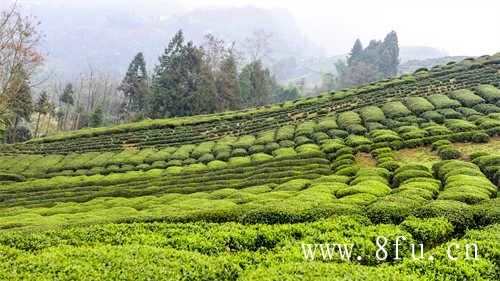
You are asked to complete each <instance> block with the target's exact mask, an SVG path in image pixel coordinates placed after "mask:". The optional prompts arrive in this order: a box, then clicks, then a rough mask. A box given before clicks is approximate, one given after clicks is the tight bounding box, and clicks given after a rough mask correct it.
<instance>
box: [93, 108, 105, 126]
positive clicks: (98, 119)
mask: <svg viewBox="0 0 500 281" xmlns="http://www.w3.org/2000/svg"><path fill="white" fill-rule="evenodd" d="M103 123H104V109H103V106H102V104H100V103H99V104H97V105H96V106H95V108H94V111H93V112H92V115H91V116H90V127H99V126H102V124H103Z"/></svg>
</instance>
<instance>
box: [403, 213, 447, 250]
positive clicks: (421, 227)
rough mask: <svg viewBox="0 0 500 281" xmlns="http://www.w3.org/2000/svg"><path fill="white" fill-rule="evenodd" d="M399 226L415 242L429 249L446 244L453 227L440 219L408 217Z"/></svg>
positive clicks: (443, 219) (445, 220)
mask: <svg viewBox="0 0 500 281" xmlns="http://www.w3.org/2000/svg"><path fill="white" fill-rule="evenodd" d="M400 226H401V228H403V229H404V230H406V231H408V232H409V233H411V235H412V236H413V238H415V240H417V241H418V242H420V243H423V244H424V245H425V246H426V247H431V248H432V247H435V246H437V245H439V244H441V243H444V242H446V241H447V240H448V239H449V238H450V237H451V236H452V235H453V232H454V227H453V225H452V224H451V223H450V222H449V221H448V219H446V218H440V217H436V218H416V217H414V216H410V217H408V218H406V219H405V220H404V221H403V222H402V223H401V224H400Z"/></svg>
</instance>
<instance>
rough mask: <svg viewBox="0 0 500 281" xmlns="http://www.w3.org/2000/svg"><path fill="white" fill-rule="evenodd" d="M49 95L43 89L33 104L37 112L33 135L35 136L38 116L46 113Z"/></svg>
mask: <svg viewBox="0 0 500 281" xmlns="http://www.w3.org/2000/svg"><path fill="white" fill-rule="evenodd" d="M49 103H50V101H49V96H48V95H47V92H46V91H43V92H42V93H41V94H40V97H39V98H38V100H37V102H36V104H35V108H34V109H35V112H36V113H37V114H38V116H37V118H36V126H35V134H34V137H35V138H36V137H37V136H38V129H39V128H40V117H41V116H42V115H46V114H47V113H48V111H49Z"/></svg>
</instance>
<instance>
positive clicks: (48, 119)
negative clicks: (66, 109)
mask: <svg viewBox="0 0 500 281" xmlns="http://www.w3.org/2000/svg"><path fill="white" fill-rule="evenodd" d="M51 119H52V118H50V114H49V115H48V116H47V127H45V135H48V134H49V127H50V120H51Z"/></svg>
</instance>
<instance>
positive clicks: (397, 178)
mask: <svg viewBox="0 0 500 281" xmlns="http://www.w3.org/2000/svg"><path fill="white" fill-rule="evenodd" d="M411 178H432V174H431V173H430V172H427V171H423V170H417V169H415V170H404V171H402V172H398V173H395V174H394V177H393V178H392V184H393V186H399V185H400V184H401V183H403V182H404V181H406V180H408V179H411Z"/></svg>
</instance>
